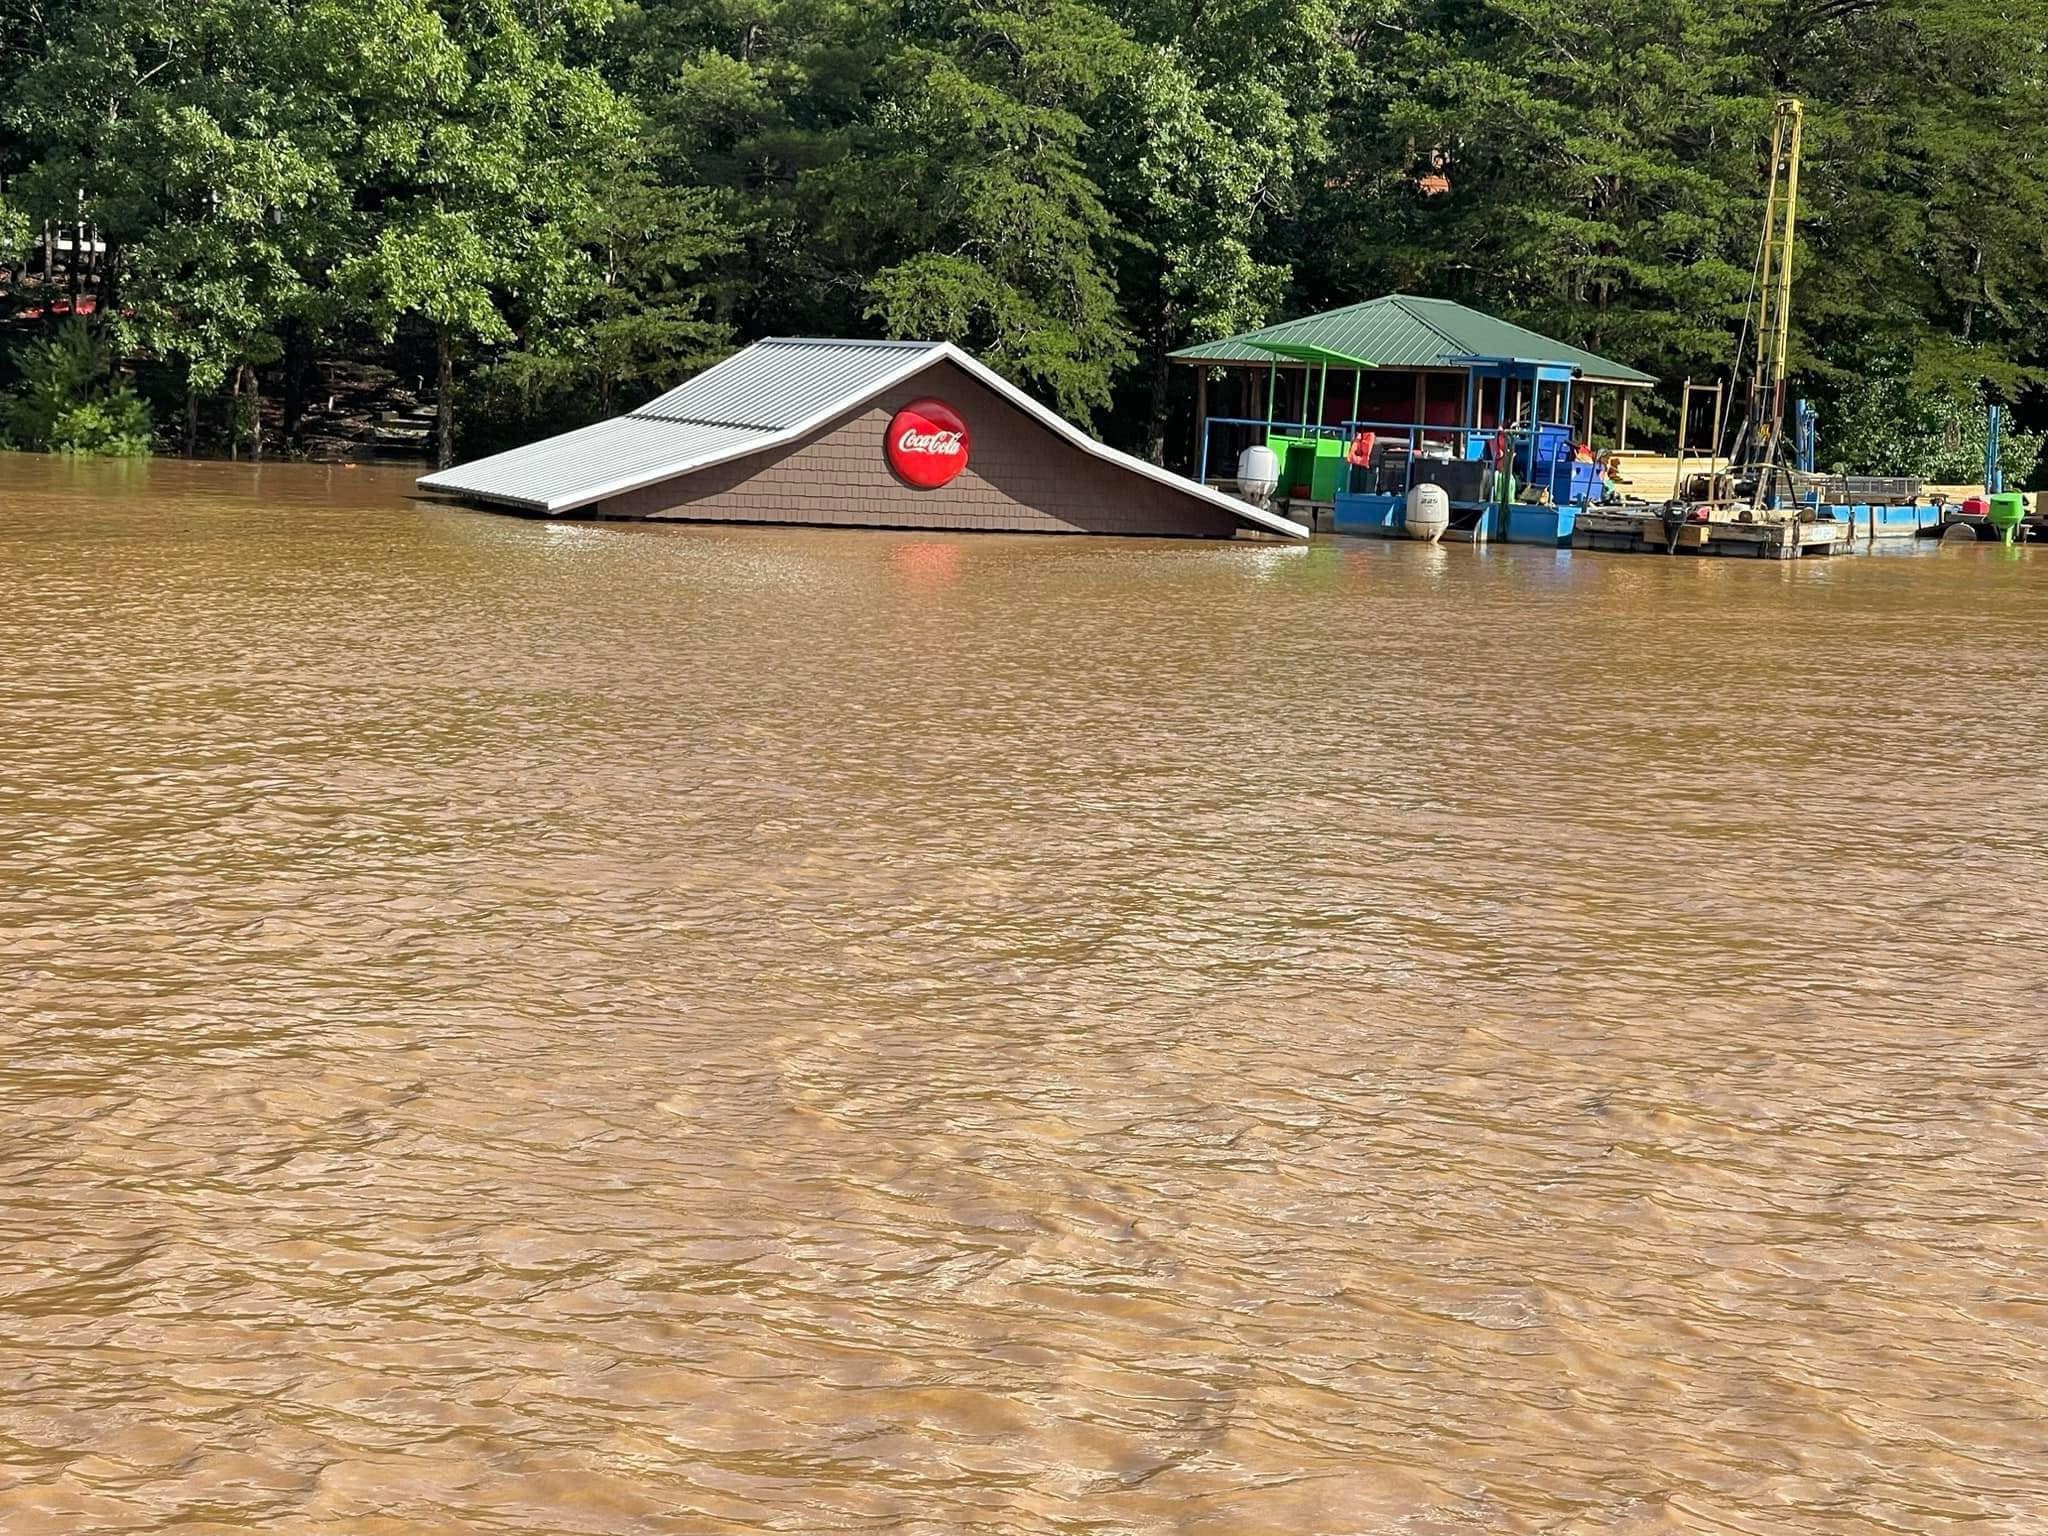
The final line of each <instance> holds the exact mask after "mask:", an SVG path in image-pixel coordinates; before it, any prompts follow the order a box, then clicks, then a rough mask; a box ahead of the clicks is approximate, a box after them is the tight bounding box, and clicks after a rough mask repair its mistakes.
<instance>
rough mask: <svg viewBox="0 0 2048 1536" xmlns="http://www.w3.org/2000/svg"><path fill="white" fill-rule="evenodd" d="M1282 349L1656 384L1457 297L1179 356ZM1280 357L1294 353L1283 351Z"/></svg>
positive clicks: (1407, 301)
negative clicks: (1516, 367)
mask: <svg viewBox="0 0 2048 1536" xmlns="http://www.w3.org/2000/svg"><path fill="white" fill-rule="evenodd" d="M1276 348H1280V349H1313V350H1314V351H1315V352H1320V353H1338V354H1342V355H1343V356H1345V357H1348V358H1353V359H1359V360H1363V361H1366V362H1369V363H1371V364H1372V365H1373V366H1374V367H1376V368H1464V367H1467V366H1469V365H1470V361H1471V359H1472V358H1474V357H1513V358H1521V359H1524V360H1530V361H1541V362H1546V363H1559V364H1563V365H1565V366H1567V367H1571V368H1576V369H1577V370H1578V371H1579V373H1580V375H1581V376H1582V377H1584V378H1587V379H1590V380H1593V381H1594V382H1596V383H1601V384H1630V385H1649V384H1655V383H1656V382H1657V381H1656V379H1655V378H1653V377H1652V376H1651V375H1649V374H1647V373H1644V372H1643V371H1642V370H1641V369H1639V368H1631V367H1629V366H1628V365H1627V364H1626V363H1617V362H1615V361H1614V360H1613V359H1612V358H1606V357H1601V356H1600V355H1599V354H1597V353H1594V352H1588V351H1587V350H1586V349H1585V348H1583V347H1574V346H1572V345H1570V344H1569V343H1568V342H1562V341H1556V340H1553V339H1552V338H1550V337H1548V336H1544V335H1542V334H1540V333H1538V332H1536V331H1532V330H1530V329H1529V328H1528V327H1527V326H1522V325H1516V324H1514V323H1513V322H1512V321H1508V320H1500V319H1496V318H1495V317H1494V316H1492V315H1488V314H1482V313H1480V311H1478V310H1476V309H1469V308H1467V307H1466V306H1465V305H1463V304H1459V303H1455V302H1453V301H1452V300H1450V299H1418V298H1415V297H1414V296H1412V295H1410V294H1405V293H1392V294H1388V295H1386V296H1385V297H1384V298H1378V299H1367V300H1366V301H1365V302H1364V303H1363V304H1347V305H1345V306H1344V307H1343V308H1342V309H1330V310H1325V311H1324V312H1323V313H1322V314H1319V315H1304V316H1303V317H1302V318H1301V319H1299V320H1283V321H1281V322H1280V323H1279V324H1278V325H1268V326H1264V327H1262V328H1261V329H1259V330H1256V331H1246V332H1245V333H1244V334H1243V335H1241V336H1228V337H1225V338H1224V339H1223V340H1221V341H1205V342H1202V343H1200V344H1199V345H1196V346H1192V347H1182V348H1181V349H1180V350H1179V351H1178V352H1175V353H1174V354H1173V357H1174V359H1175V361H1177V362H1183V363H1255V364H1258V365H1260V366H1264V365H1265V364H1267V363H1270V362H1272V361H1273V357H1274V349H1276ZM1280 355H1282V356H1288V355H1294V354H1292V353H1290V352H1289V351H1286V350H1283V351H1282V352H1281V354H1280ZM1340 366H1341V365H1340Z"/></svg>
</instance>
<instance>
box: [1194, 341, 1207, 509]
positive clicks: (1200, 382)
mask: <svg viewBox="0 0 2048 1536" xmlns="http://www.w3.org/2000/svg"><path fill="white" fill-rule="evenodd" d="M1195 475H1196V477H1197V478H1198V479H1200V480H1201V481H1202V483H1203V484H1204V485H1206V484H1208V481H1209V367H1208V364H1206V363H1204V364H1203V365H1202V366H1201V367H1199V368H1197V369H1196V370H1195Z"/></svg>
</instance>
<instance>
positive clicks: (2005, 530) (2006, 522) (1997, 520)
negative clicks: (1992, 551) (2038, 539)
mask: <svg viewBox="0 0 2048 1536" xmlns="http://www.w3.org/2000/svg"><path fill="white" fill-rule="evenodd" d="M2026 517H2027V498H2026V497H2024V496H2022V495H2020V493H2019V492H2017V491H2000V492H1999V493H1998V494H1997V495H1995V496H1993V497H1992V498H1991V507H1990V510H1989V512H1988V513H1987V514H1986V519H1985V520H1986V521H1987V522H1989V523H1990V524H1991V526H1992V527H1994V528H1996V529H1997V530H1998V537H1999V538H2000V539H2001V540H2003V541H2004V542H2005V543H2007V544H2010V543H2011V542H2012V536H2013V533H2014V532H2015V531H2016V530H2017V529H2018V528H2019V525H2020V524H2021V523H2023V522H2025V521H2026Z"/></svg>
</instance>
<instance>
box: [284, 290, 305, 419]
mask: <svg viewBox="0 0 2048 1536" xmlns="http://www.w3.org/2000/svg"><path fill="white" fill-rule="evenodd" d="M305 414H306V330H305V327H304V326H303V325H302V324H301V323H300V322H299V319H298V317H297V316H293V317H292V318H291V319H288V320H286V321H285V323H284V443H285V447H286V449H290V448H291V447H292V445H293V444H295V443H296V442H298V440H299V424H300V422H301V421H302V420H303V419H304V417H305Z"/></svg>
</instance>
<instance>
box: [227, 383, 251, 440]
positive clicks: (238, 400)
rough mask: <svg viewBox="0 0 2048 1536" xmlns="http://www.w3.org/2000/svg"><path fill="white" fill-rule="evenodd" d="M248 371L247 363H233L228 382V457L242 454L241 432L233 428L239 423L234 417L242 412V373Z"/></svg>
mask: <svg viewBox="0 0 2048 1536" xmlns="http://www.w3.org/2000/svg"><path fill="white" fill-rule="evenodd" d="M248 371H249V365H248V364H247V363H237V364H235V376H234V378H233V379H232V380H231V381H230V382H229V384H228V457H229V458H231V459H239V458H240V457H241V456H242V434H241V433H239V432H237V431H236V430H235V428H236V427H237V426H238V425H239V424H240V423H238V422H237V421H236V420H235V418H236V417H238V416H240V415H241V414H242V375H243V374H245V373H247V372H248Z"/></svg>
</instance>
